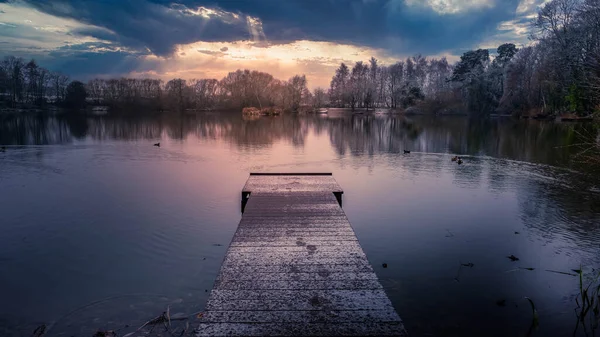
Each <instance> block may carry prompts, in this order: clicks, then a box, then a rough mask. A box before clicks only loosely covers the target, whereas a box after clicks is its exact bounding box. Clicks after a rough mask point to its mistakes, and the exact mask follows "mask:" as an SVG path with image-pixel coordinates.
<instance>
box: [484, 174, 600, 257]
mask: <svg viewBox="0 0 600 337" xmlns="http://www.w3.org/2000/svg"><path fill="white" fill-rule="evenodd" d="M522 165H526V166H528V165H529V164H522ZM536 168H537V169H538V172H537V173H538V174H539V175H540V176H539V178H538V177H534V176H531V177H528V178H527V179H519V180H518V182H517V183H516V186H517V190H518V193H517V195H518V200H519V207H520V209H521V218H522V220H523V223H524V224H525V226H527V227H528V228H529V229H531V230H532V231H535V232H537V233H539V235H538V236H539V237H542V238H544V239H545V240H547V241H555V240H554V239H557V238H559V239H560V240H557V241H559V242H565V244H569V245H570V246H572V247H574V248H575V249H583V250H584V251H585V252H586V253H588V255H589V258H590V260H589V261H585V262H584V263H598V255H597V249H598V242H599V241H600V231H599V229H600V227H598V224H600V197H598V193H597V192H592V191H590V190H589V187H590V186H593V184H594V182H593V181H586V178H585V177H583V176H581V175H580V174H578V173H569V172H563V171H559V170H556V169H552V168H544V167H539V166H536ZM519 169H520V170H524V171H528V170H530V169H531V168H528V167H523V168H512V170H519ZM490 179H493V178H492V177H490ZM517 179H518V178H517ZM557 248H558V249H559V250H560V249H561V248H562V247H557Z"/></svg>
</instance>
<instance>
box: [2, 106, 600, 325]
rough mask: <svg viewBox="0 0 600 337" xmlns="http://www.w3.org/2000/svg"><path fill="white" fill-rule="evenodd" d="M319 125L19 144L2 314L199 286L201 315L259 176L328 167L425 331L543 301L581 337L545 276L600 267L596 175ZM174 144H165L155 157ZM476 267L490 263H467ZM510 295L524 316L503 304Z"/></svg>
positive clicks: (562, 290)
mask: <svg viewBox="0 0 600 337" xmlns="http://www.w3.org/2000/svg"><path fill="white" fill-rule="evenodd" d="M309 121H310V118H308V117H307V118H306V119H301V120H299V121H282V120H281V119H264V120H260V121H258V122H253V123H255V124H252V125H250V124H246V125H245V127H243V126H241V125H240V124H238V123H239V121H238V120H237V119H236V118H231V119H228V120H222V121H220V122H218V123H217V122H214V123H207V124H202V125H200V126H198V128H193V130H196V131H195V132H187V131H186V132H184V134H185V137H184V140H179V139H178V138H171V137H169V136H168V134H169V135H173V134H175V135H177V134H178V133H177V132H176V128H175V127H173V128H171V129H170V132H165V131H164V130H163V131H162V132H161V131H160V128H157V127H156V124H154V123H148V124H144V123H141V124H130V125H129V127H130V128H131V129H129V127H125V126H124V125H120V126H119V125H118V123H116V122H115V121H112V122H108V121H107V124H104V125H106V126H109V127H108V128H105V129H104V131H105V132H108V133H109V134H110V135H112V136H110V137H102V135H101V134H100V131H98V130H101V129H102V128H100V127H99V126H100V125H103V124H101V123H100V124H96V123H99V122H98V120H96V121H89V126H88V132H89V134H88V136H86V137H87V138H85V139H84V140H82V141H78V142H77V144H76V145H70V144H66V145H45V146H24V147H13V146H9V149H8V151H7V152H5V153H2V154H0V157H1V160H2V161H1V162H0V187H1V188H2V193H0V212H1V213H2V215H3V217H2V219H3V221H2V225H1V226H2V230H3V235H2V236H0V247H1V248H0V263H4V265H3V266H4V267H3V268H2V269H0V273H4V274H1V275H0V297H1V298H3V299H4V298H6V299H8V300H7V301H8V302H9V303H11V304H12V305H10V306H9V307H10V311H11V312H10V313H8V312H2V311H1V310H2V309H0V316H2V317H10V318H12V317H14V316H18V317H20V318H21V319H24V320H25V321H27V320H32V319H33V320H35V321H40V320H42V321H50V320H52V319H56V313H66V312H68V311H69V310H71V309H73V308H75V307H77V306H80V305H83V304H85V303H89V302H91V301H94V300H97V299H99V298H103V297H108V296H111V295H113V294H122V293H125V294H127V293H139V292H148V293H167V294H168V295H169V297H173V298H179V297H182V296H184V295H183V294H186V296H187V294H188V293H191V294H192V295H193V296H192V299H191V300H190V299H187V298H186V300H185V301H184V302H183V303H184V304H182V305H184V306H185V305H187V306H189V310H190V311H191V310H194V309H195V308H196V307H197V306H198V305H202V304H201V303H203V301H204V300H205V299H206V295H205V293H204V288H206V287H210V285H211V284H212V281H213V280H214V277H215V276H216V273H217V271H218V266H219V263H220V261H221V258H222V256H223V254H224V252H225V248H226V245H227V243H228V242H229V240H230V239H231V236H232V235H233V232H234V230H235V228H236V224H237V222H238V221H239V218H240V212H239V207H240V205H239V200H240V199H239V198H240V191H241V188H242V186H243V185H244V182H245V180H246V179H247V177H248V172H253V171H270V172H275V171H285V172H289V171H292V172H294V171H295V172H306V171H320V172H333V173H334V177H335V179H336V180H337V181H338V182H339V184H340V185H341V186H342V187H343V188H344V191H345V194H344V210H345V211H346V214H347V215H348V218H349V219H350V221H351V223H352V225H353V227H354V229H355V231H356V234H357V236H358V238H359V240H360V241H361V244H362V246H363V248H364V250H365V252H366V253H367V256H368V257H369V259H370V261H371V263H372V264H373V266H374V268H375V269H376V272H377V273H378V275H379V276H380V278H381V279H382V282H383V283H384V286H385V287H386V290H388V292H389V294H390V296H391V298H392V300H393V302H394V305H395V307H396V309H397V310H398V311H399V313H400V315H401V317H402V318H403V319H404V320H405V322H406V324H407V326H408V328H409V329H411V328H412V331H415V335H420V334H424V333H430V332H439V331H445V330H444V329H449V327H453V326H456V325H458V326H459V328H456V327H455V328H454V329H458V331H459V332H462V333H459V335H468V334H467V333H465V331H468V332H470V333H472V334H473V335H474V336H480V335H489V336H493V335H494V333H495V334H496V335H498V336H505V335H518V334H519V332H521V331H522V329H523V327H524V329H527V327H528V322H529V313H530V312H529V309H528V307H527V303H526V302H523V297H524V296H529V297H532V298H534V300H535V302H536V306H537V307H538V310H539V311H540V316H541V320H543V321H544V324H542V326H541V329H542V331H541V333H542V334H543V332H554V331H559V332H563V331H566V332H568V333H571V331H572V329H573V326H572V323H573V320H572V309H573V303H574V302H573V300H572V296H573V294H574V293H575V289H576V287H577V279H576V278H573V277H570V276H566V275H559V274H552V273H549V272H546V271H545V270H546V269H550V270H558V271H567V272H568V271H570V269H575V268H578V267H579V264H580V263H582V264H583V265H584V267H585V269H586V271H587V270H589V268H591V267H594V266H598V264H599V263H600V261H599V260H598V256H597V246H598V243H599V242H600V237H598V230H597V227H593V226H592V224H598V223H599V220H600V219H599V213H600V212H599V210H598V207H599V205H598V200H600V198H597V195H592V194H589V193H588V192H579V191H578V189H576V188H572V187H571V186H570V185H573V183H572V182H573V181H575V180H577V179H578V177H579V175H577V174H573V173H569V172H568V171H566V170H562V169H556V168H554V169H553V168H548V167H546V166H542V165H535V164H525V163H520V162H513V161H509V160H499V159H493V158H489V157H477V156H473V157H470V156H467V157H466V158H465V163H464V164H463V165H461V166H458V165H457V164H456V163H453V162H451V161H450V158H451V155H449V154H444V153H422V151H413V152H412V153H411V154H409V155H405V154H402V153H400V151H401V149H403V148H404V147H405V146H407V145H406V144H411V145H412V146H415V147H413V148H412V149H413V150H414V149H417V150H420V149H421V148H419V147H417V146H425V145H427V148H447V145H446V144H447V143H442V144H440V143H435V141H434V140H439V141H440V142H446V141H447V138H445V137H437V136H435V135H437V134H446V133H448V134H463V133H462V132H458V131H457V130H453V129H446V130H445V131H444V130H442V131H439V132H437V131H435V129H434V128H432V127H430V126H427V125H426V124H424V125H425V126H423V125H421V127H422V128H423V129H425V131H423V132H422V133H420V134H419V137H424V138H425V139H429V141H424V140H421V141H418V142H416V141H415V142H413V143H403V141H404V140H405V139H408V141H410V142H412V141H413V140H412V139H410V138H404V135H405V134H406V133H404V131H402V130H401V129H393V128H392V129H391V131H390V133H385V132H382V131H381V130H380V129H377V128H376V127H374V128H373V129H372V131H373V132H371V136H370V137H366V136H365V129H364V127H363V124H361V123H359V122H357V121H354V122H348V123H346V122H344V121H343V120H342V121H338V122H335V123H334V122H332V123H328V122H325V121H324V122H322V124H318V123H319V122H309ZM130 122H131V121H130ZM388 122H390V121H387V122H386V123H388ZM111 123H113V124H111ZM280 123H283V124H280ZM288 123H289V124H288ZM336 123H340V124H336ZM390 123H391V122H390ZM44 125H50V127H56V126H57V125H60V123H57V122H52V123H46V124H44ZM71 125H73V124H71ZM74 125H76V126H77V127H81V125H80V124H74ZM136 125H137V126H136ZM165 125H169V124H168V123H165V124H163V126H164V127H166V126H165ZM176 125H180V124H179V123H173V126H176ZM282 125H295V126H299V125H302V126H303V127H297V128H295V129H297V130H296V131H290V130H289V129H287V128H286V127H282ZM371 125H378V124H371ZM383 125H388V124H385V123H384V124H383ZM388 126H389V125H388ZM463 127H465V125H464V124H463ZM386 128H387V126H386ZM199 129H202V130H204V131H202V132H200V131H198V130H199ZM59 130H62V132H66V133H68V130H69V128H68V127H62V128H59ZM115 130H121V131H119V132H117V131H115ZM128 130H129V131H131V130H136V131H133V133H137V135H138V137H135V136H134V135H132V134H126V131H128ZM157 130H158V132H157ZM298 130H303V131H298ZM316 130H321V132H316ZM382 130H383V129H382ZM123 132H125V133H123ZM242 132H243V134H242ZM90 134H91V135H94V136H89V135H90ZM160 134H162V135H163V138H162V139H161V140H160V141H161V147H160V148H156V147H153V146H152V144H153V143H154V142H156V141H157V140H158V138H152V137H158V135H160ZM46 135H50V136H51V135H55V133H53V132H47V133H46ZM118 135H120V136H121V137H119V136H118ZM197 135H200V136H197ZM208 135H211V136H208ZM334 135H335V136H334ZM423 135H430V136H427V137H431V138H427V137H425V136H423ZM34 138H35V137H34ZM41 138H44V137H41ZM45 138H49V139H55V138H54V136H51V137H45ZM115 138H117V139H115ZM121 138H124V139H122V140H119V139H121ZM431 139H433V140H431ZM332 140H334V142H333V143H332ZM415 144H419V145H415ZM340 148H345V149H346V150H345V151H343V152H341V151H340V150H339V149H340ZM372 149H375V150H373V151H372ZM530 151H533V150H530ZM594 196H596V198H594ZM596 226H597V225H596ZM515 231H518V232H519V233H520V234H514V232H515ZM213 244H224V245H225V247H220V246H213ZM511 254H514V255H516V256H518V257H519V258H520V261H518V262H511V261H510V260H508V259H507V258H506V256H508V255H511ZM204 257H206V258H207V260H203V258H204ZM202 261H206V263H205V262H202ZM383 262H385V263H387V264H388V265H389V268H387V269H382V268H381V267H380V266H381V264H382V263H383ZM469 262H471V263H474V264H475V267H473V268H468V267H463V268H461V269H460V270H459V268H458V267H459V263H469ZM517 267H532V268H536V269H535V270H534V271H526V270H516V268H517ZM457 276H458V278H459V282H457V281H455V280H454V278H457ZM499 299H506V300H507V303H508V304H507V307H506V308H499V307H497V306H496V305H495V302H496V301H497V300H499ZM34 303H35V308H33V307H34ZM199 303H200V304H199ZM106 305H107V306H109V304H106ZM157 305H158V304H157ZM516 305H518V307H516ZM187 308H188V307H186V309H181V310H187ZM111 309H112V310H124V309H119V308H111ZM156 310H164V308H157V309H156ZM198 310H201V308H200V309H198ZM32 317H33V318H32ZM425 321H426V322H429V325H428V326H424V325H422V322H425ZM473 322H477V323H473ZM466 326H468V329H466V328H465V327H466ZM489 327H495V329H494V331H492V332H490V331H489ZM496 328H497V329H496Z"/></svg>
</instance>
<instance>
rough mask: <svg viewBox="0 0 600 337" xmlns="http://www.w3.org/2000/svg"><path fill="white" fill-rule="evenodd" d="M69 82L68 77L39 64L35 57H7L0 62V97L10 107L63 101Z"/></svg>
mask: <svg viewBox="0 0 600 337" xmlns="http://www.w3.org/2000/svg"><path fill="white" fill-rule="evenodd" d="M68 85H69V77H68V76H65V75H63V74H60V73H57V72H52V71H49V70H48V69H45V68H43V67H40V66H38V65H37V64H36V62H35V60H31V61H29V62H27V61H25V60H23V59H22V58H18V57H14V56H7V57H5V58H4V60H3V61H2V62H0V95H1V96H0V97H1V101H2V102H5V103H8V104H10V105H11V106H15V105H16V104H17V103H24V104H30V105H35V106H41V105H44V104H46V103H49V102H51V103H58V102H63V101H65V99H66V96H67V86H68Z"/></svg>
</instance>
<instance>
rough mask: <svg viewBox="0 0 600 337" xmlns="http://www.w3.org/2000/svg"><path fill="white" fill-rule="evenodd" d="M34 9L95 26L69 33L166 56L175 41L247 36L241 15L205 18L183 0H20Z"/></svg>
mask: <svg viewBox="0 0 600 337" xmlns="http://www.w3.org/2000/svg"><path fill="white" fill-rule="evenodd" d="M25 2H26V3H28V4H30V5H32V6H34V7H35V8H36V9H38V10H40V11H42V12H45V13H48V14H51V15H54V16H59V17H64V18H71V19H75V20H77V21H79V22H82V23H86V24H88V25H93V26H96V27H98V28H86V29H79V30H76V31H75V32H74V33H77V34H80V35H85V36H92V37H95V38H98V39H102V40H106V41H111V42H115V43H119V44H121V45H124V46H127V47H132V48H147V49H149V50H150V51H151V52H152V53H154V54H156V55H160V56H166V55H169V54H171V53H172V52H173V50H174V48H175V46H176V45H177V44H187V43H192V42H196V41H228V40H231V39H240V38H244V39H247V38H248V37H249V35H248V28H247V23H246V18H245V16H236V15H233V14H232V13H225V12H223V11H217V12H215V13H212V14H207V15H208V16H209V18H207V17H204V16H202V15H200V14H198V13H195V12H194V10H195V9H196V8H188V7H187V6H185V5H182V4H166V3H165V4H162V3H154V2H150V1H145V0H131V1H121V0H105V1H95V0H94V1H92V0H56V1H48V0H25Z"/></svg>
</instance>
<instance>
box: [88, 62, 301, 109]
mask: <svg viewBox="0 0 600 337" xmlns="http://www.w3.org/2000/svg"><path fill="white" fill-rule="evenodd" d="M86 88H87V93H88V100H89V101H91V102H93V103H94V104H98V105H107V106H111V107H135V106H137V107H145V108H159V109H169V110H188V109H240V111H241V108H244V107H250V106H254V107H272V106H277V107H281V108H284V109H286V110H289V111H295V110H297V109H298V108H299V107H300V106H301V105H306V104H310V103H311V98H312V94H311V93H310V91H309V90H308V89H307V81H306V77H305V76H304V75H302V76H300V75H296V76H294V77H292V78H290V79H289V80H287V81H282V80H278V79H275V78H274V77H273V76H272V75H270V74H267V73H264V72H260V71H250V70H237V71H235V72H230V73H229V74H228V75H227V76H225V77H224V78H223V79H221V80H220V81H219V80H216V79H192V80H184V79H174V80H171V81H168V82H167V83H163V81H161V80H156V79H135V78H121V79H109V80H103V79H94V80H91V81H89V82H88V83H87V85H86Z"/></svg>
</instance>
